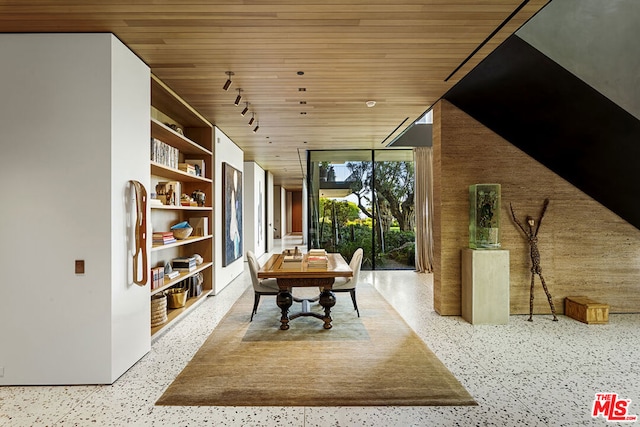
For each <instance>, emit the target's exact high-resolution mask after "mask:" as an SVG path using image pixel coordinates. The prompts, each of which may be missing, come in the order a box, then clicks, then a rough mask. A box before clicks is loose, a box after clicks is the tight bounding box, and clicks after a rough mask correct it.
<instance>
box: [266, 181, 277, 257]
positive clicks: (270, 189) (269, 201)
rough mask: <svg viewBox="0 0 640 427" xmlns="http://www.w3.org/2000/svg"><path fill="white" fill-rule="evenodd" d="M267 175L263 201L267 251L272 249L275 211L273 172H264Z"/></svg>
mask: <svg viewBox="0 0 640 427" xmlns="http://www.w3.org/2000/svg"><path fill="white" fill-rule="evenodd" d="M266 174H267V177H266V179H265V182H266V184H267V188H266V192H267V195H266V203H265V205H266V206H265V207H266V209H267V213H266V217H267V246H266V250H267V252H271V250H272V249H273V239H274V235H273V234H274V233H273V224H274V217H273V215H274V211H275V202H274V200H273V198H274V194H275V191H274V185H273V174H272V173H271V172H266Z"/></svg>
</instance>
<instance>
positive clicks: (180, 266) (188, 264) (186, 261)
mask: <svg viewBox="0 0 640 427" xmlns="http://www.w3.org/2000/svg"><path fill="white" fill-rule="evenodd" d="M196 265H197V263H196V257H194V256H189V257H178V258H174V259H173V260H172V261H171V267H172V268H173V269H174V270H178V271H193V270H195V269H196Z"/></svg>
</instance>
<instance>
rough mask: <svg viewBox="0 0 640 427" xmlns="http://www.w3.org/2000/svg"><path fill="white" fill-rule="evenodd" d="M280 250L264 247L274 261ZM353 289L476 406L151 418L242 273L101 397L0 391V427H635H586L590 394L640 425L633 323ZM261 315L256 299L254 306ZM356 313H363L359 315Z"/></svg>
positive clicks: (394, 286) (634, 318) (252, 410)
mask: <svg viewBox="0 0 640 427" xmlns="http://www.w3.org/2000/svg"><path fill="white" fill-rule="evenodd" d="M282 244H283V241H276V249H275V250H276V251H279V250H280V246H279V245H282ZM287 244H288V243H287V242H285V243H284V245H287ZM287 247H290V246H287ZM267 257H268V255H265V256H263V257H262V258H261V259H260V261H261V262H264V261H265V260H266V259H267ZM361 279H362V280H363V281H366V282H369V283H373V285H374V286H375V287H376V288H377V289H378V290H379V291H380V292H381V293H382V295H383V296H384V297H385V298H386V299H387V300H388V301H389V302H390V303H391V304H392V305H393V306H394V307H395V308H396V310H398V312H399V313H400V314H401V315H402V316H403V317H404V318H405V320H406V321H407V323H408V324H409V325H410V326H411V327H412V328H414V330H415V331H416V332H417V333H418V335H419V336H420V337H421V338H422V339H423V340H424V341H425V342H426V343H427V345H428V346H429V347H430V348H431V350H432V351H433V352H434V353H435V354H436V355H437V356H438V357H439V358H440V360H442V362H443V363H444V364H445V365H446V366H447V367H448V368H449V369H450V370H451V372H452V373H453V374H454V375H455V376H456V377H457V378H458V380H459V381H460V382H461V383H462V384H463V385H464V386H465V387H466V389H467V390H468V391H469V392H470V393H471V395H472V396H473V397H474V398H475V399H476V401H477V402H478V406H473V407H468V406H466V407H330V408H323V407H289V408H281V407H164V406H154V403H155V401H156V399H157V398H158V397H159V396H160V395H161V394H162V393H163V391H164V389H165V388H166V387H167V386H168V385H169V384H170V383H171V382H172V380H173V379H174V378H175V376H176V375H177V374H178V373H179V372H180V371H181V370H182V369H183V367H184V366H185V365H186V363H187V362H188V361H189V360H190V359H191V357H192V356H193V354H194V353H195V352H196V351H197V350H198V348H199V347H200V345H201V344H202V342H203V341H204V340H205V339H206V338H207V336H208V335H209V334H210V333H211V331H212V330H213V328H214V327H215V326H216V324H217V323H218V322H219V321H220V319H221V318H222V317H223V316H224V314H225V313H226V312H227V311H228V310H229V308H230V307H231V306H232V305H233V303H234V302H235V301H236V299H237V298H238V297H239V296H240V295H241V294H242V293H243V292H244V290H245V289H246V288H247V287H249V286H251V282H250V278H249V274H248V269H247V268H245V273H244V274H242V275H241V276H240V277H238V278H237V279H236V280H234V281H233V282H232V283H231V284H230V285H229V286H227V287H226V288H225V289H224V290H223V291H222V292H221V293H220V294H218V295H216V296H214V297H210V298H208V299H207V301H205V302H204V303H203V304H202V305H201V306H200V307H199V308H197V309H196V310H195V311H194V312H193V313H192V314H190V315H189V316H188V317H186V318H185V319H184V320H183V321H181V322H179V323H178V324H177V325H176V326H174V327H173V328H171V329H170V330H169V331H167V333H166V334H164V335H162V336H161V337H160V338H158V339H157V340H156V341H155V342H154V343H153V345H152V348H151V351H150V352H149V353H148V354H147V355H146V356H145V357H144V358H143V359H141V360H140V361H139V362H138V363H137V364H136V365H135V366H133V367H132V368H131V369H130V370H129V371H128V372H126V373H125V374H124V375H123V376H122V377H121V378H120V379H118V381H116V382H115V383H114V384H113V385H106V386H104V385H103V386H95V385H92V386H70V387H67V386H56V387H0V426H2V427H4V426H11V427H14V426H305V427H307V426H583V425H586V426H605V425H606V426H613V425H627V426H628V425H635V424H638V425H640V421H639V422H631V423H629V422H627V423H616V422H609V421H607V420H605V419H604V417H603V416H602V415H600V416H599V417H597V418H593V417H592V416H591V411H592V406H593V401H594V398H595V394H596V393H599V392H611V393H617V394H618V397H619V398H620V399H630V400H631V403H630V404H629V406H628V415H640V363H639V355H640V328H639V326H640V314H625V315H620V314H612V315H610V319H609V323H608V324H606V325H586V324H583V323H580V322H577V321H575V320H572V319H570V318H568V317H565V316H559V319H560V321H559V322H552V321H551V316H545V315H539V316H535V317H534V321H533V322H527V321H526V319H527V316H511V317H510V319H509V324H508V325H500V326H492V325H471V324H469V323H467V322H466V321H464V320H463V319H462V318H460V317H456V316H447V317H443V316H439V315H438V314H436V313H435V312H434V311H433V294H432V280H433V278H432V276H431V275H430V274H419V273H415V272H412V271H377V272H375V273H374V272H369V271H363V272H362V273H361ZM551 286H553V285H551ZM551 289H553V288H551ZM343 300H344V301H345V303H349V301H348V300H345V299H343ZM265 303H267V304H268V303H269V302H268V299H265V300H264V301H263V302H261V304H265ZM338 303H340V298H339V302H338ZM360 310H366V305H365V304H360ZM248 316H249V313H247V317H248ZM295 386H297V385H296V384H295V382H292V387H295Z"/></svg>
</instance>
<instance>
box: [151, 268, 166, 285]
mask: <svg viewBox="0 0 640 427" xmlns="http://www.w3.org/2000/svg"><path fill="white" fill-rule="evenodd" d="M163 285H164V267H154V268H152V269H151V290H154V289H158V288H159V287H161V286H163Z"/></svg>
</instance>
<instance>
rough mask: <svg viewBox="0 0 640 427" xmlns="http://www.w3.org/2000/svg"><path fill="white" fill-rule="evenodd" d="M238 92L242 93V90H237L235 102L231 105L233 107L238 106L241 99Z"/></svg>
mask: <svg viewBox="0 0 640 427" xmlns="http://www.w3.org/2000/svg"><path fill="white" fill-rule="evenodd" d="M240 92H242V89H238V96H236V100H235V102H234V103H233V105H235V106H236V107H237V106H238V105H239V104H240V100H241V99H242V95H240Z"/></svg>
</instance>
